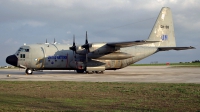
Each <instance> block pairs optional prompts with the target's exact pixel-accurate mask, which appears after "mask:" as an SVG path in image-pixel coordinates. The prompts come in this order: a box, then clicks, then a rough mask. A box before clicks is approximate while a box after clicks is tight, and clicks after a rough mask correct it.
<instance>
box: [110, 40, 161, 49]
mask: <svg viewBox="0 0 200 112" xmlns="http://www.w3.org/2000/svg"><path fill="white" fill-rule="evenodd" d="M156 42H160V41H146V40H137V41H127V42H112V43H107V44H106V45H108V46H112V47H130V46H136V45H143V44H149V43H156Z"/></svg>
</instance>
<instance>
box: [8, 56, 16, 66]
mask: <svg viewBox="0 0 200 112" xmlns="http://www.w3.org/2000/svg"><path fill="white" fill-rule="evenodd" d="M17 61H18V59H17V56H15V55H10V56H8V57H7V58H6V63H8V64H10V65H13V66H17Z"/></svg>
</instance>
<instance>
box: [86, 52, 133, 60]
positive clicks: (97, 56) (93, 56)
mask: <svg viewBox="0 0 200 112" xmlns="http://www.w3.org/2000/svg"><path fill="white" fill-rule="evenodd" d="M132 57H133V55H131V54H127V53H123V52H113V53H109V54H93V53H89V54H88V58H91V59H99V60H122V59H128V58H132Z"/></svg>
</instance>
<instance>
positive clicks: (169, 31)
mask: <svg viewBox="0 0 200 112" xmlns="http://www.w3.org/2000/svg"><path fill="white" fill-rule="evenodd" d="M148 41H160V42H157V43H154V45H155V47H176V40H175V36H174V25H173V20H172V13H171V10H170V8H168V7H163V8H162V9H161V11H160V14H159V15H158V18H157V20H156V22H155V24H154V27H153V29H152V31H151V33H150V35H149V38H148Z"/></svg>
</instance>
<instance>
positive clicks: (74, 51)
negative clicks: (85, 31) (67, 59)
mask: <svg viewBox="0 0 200 112" xmlns="http://www.w3.org/2000/svg"><path fill="white" fill-rule="evenodd" d="M69 49H70V50H72V51H73V55H74V58H76V44H75V35H74V36H73V45H72V47H69Z"/></svg>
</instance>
